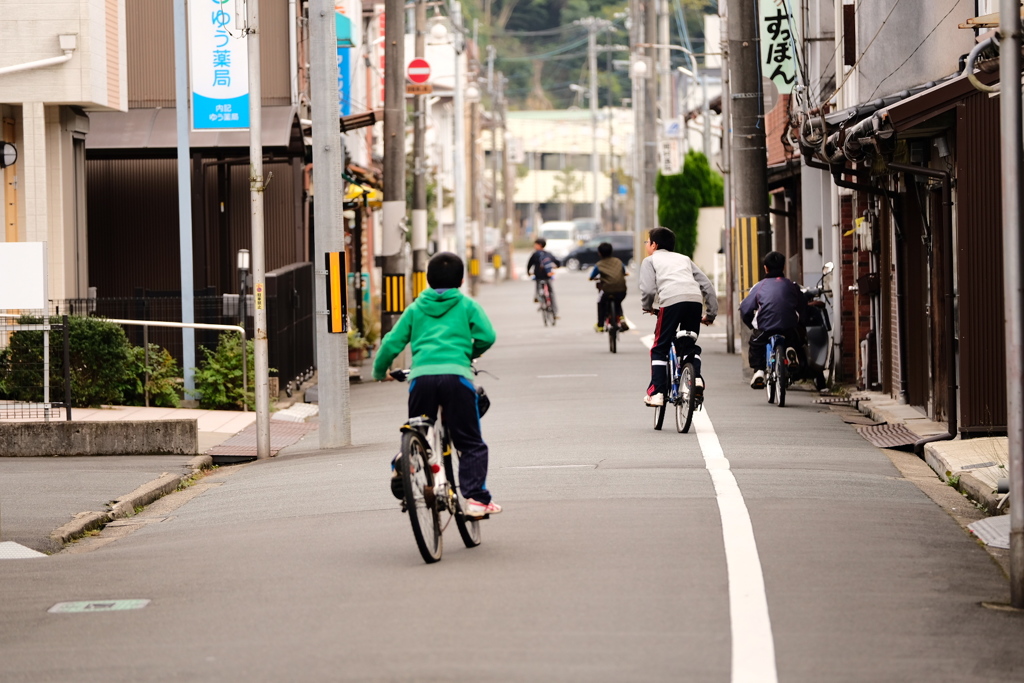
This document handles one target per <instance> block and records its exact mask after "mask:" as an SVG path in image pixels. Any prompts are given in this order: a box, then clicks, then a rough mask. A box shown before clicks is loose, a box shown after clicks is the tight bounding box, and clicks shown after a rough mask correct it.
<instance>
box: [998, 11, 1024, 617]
mask: <svg viewBox="0 0 1024 683" xmlns="http://www.w3.org/2000/svg"><path fill="white" fill-rule="evenodd" d="M1019 5H1020V3H1019V2H1018V0H1001V2H1000V3H999V16H1000V24H999V88H1000V95H999V101H1000V114H1001V116H1000V132H1001V134H1002V142H1003V144H1002V147H1003V154H1002V172H1003V173H1002V176H1003V178H1002V192H1003V296H1004V299H1005V301H1004V304H1003V311H1004V316H1005V319H1006V419H1007V422H1006V432H1007V436H1008V437H1009V446H1008V448H1009V465H1010V471H1009V475H1010V604H1011V605H1013V606H1014V607H1016V608H1018V609H1022V608H1024V290H1022V287H1024V281H1022V276H1021V265H1022V264H1024V238H1022V236H1021V219H1022V218H1024V214H1022V212H1021V208H1022V207H1021V192H1022V190H1024V187H1022V183H1021V167H1022V165H1024V157H1022V153H1021V99H1020V98H1021V85H1020V62H1021V58H1020V50H1021V24H1020V15H1019V14H1018V12H1019Z"/></svg>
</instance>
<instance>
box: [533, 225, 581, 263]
mask: <svg viewBox="0 0 1024 683" xmlns="http://www.w3.org/2000/svg"><path fill="white" fill-rule="evenodd" d="M537 234H538V235H539V236H540V237H543V238H544V239H545V240H547V247H545V249H547V250H548V252H550V254H551V255H552V256H554V257H555V258H556V259H558V260H559V261H561V262H562V263H563V264H564V263H565V257H566V256H568V254H569V252H570V251H572V249H573V248H574V247H575V246H576V224H575V223H573V222H572V221H547V222H546V223H541V225H540V229H539V230H538V231H537Z"/></svg>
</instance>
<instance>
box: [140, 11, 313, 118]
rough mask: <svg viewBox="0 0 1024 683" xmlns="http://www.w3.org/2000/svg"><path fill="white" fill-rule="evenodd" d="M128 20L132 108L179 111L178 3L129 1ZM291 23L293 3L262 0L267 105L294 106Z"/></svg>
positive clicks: (261, 53)
mask: <svg viewBox="0 0 1024 683" xmlns="http://www.w3.org/2000/svg"><path fill="white" fill-rule="evenodd" d="M125 19H126V29H125V30H126V33H127V41H128V60H127V61H128V106H129V107H131V108H133V109H134V108H147V107H173V106H174V104H175V102H174V32H173V31H172V30H171V29H172V27H173V26H174V4H173V1H172V0H127V1H126V2H125ZM292 20H294V19H292ZM288 21H289V16H288V0H260V29H261V41H260V62H261V64H260V66H261V69H260V71H261V76H262V87H263V104H264V105H286V104H291V83H290V80H289V78H290V73H289V69H290V64H289V58H288Z"/></svg>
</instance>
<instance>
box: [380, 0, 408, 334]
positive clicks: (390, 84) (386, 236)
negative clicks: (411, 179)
mask: <svg viewBox="0 0 1024 683" xmlns="http://www.w3.org/2000/svg"><path fill="white" fill-rule="evenodd" d="M384 16H385V22H386V23H385V25H384V202H383V204H384V206H383V209H384V215H383V225H382V230H381V232H382V238H381V253H382V254H383V256H384V267H383V275H384V287H383V291H382V293H381V316H380V331H381V334H382V335H384V334H387V333H388V332H390V331H391V328H392V327H394V326H395V323H396V322H398V318H399V317H400V316H401V315H402V311H404V310H405V291H406V290H405V255H404V254H403V249H402V247H403V243H404V242H405V229H404V228H405V74H404V73H403V72H404V70H405V2H404V0H385V3H384Z"/></svg>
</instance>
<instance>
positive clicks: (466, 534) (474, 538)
mask: <svg viewBox="0 0 1024 683" xmlns="http://www.w3.org/2000/svg"><path fill="white" fill-rule="evenodd" d="M445 447H446V450H447V452H448V453H447V455H445V456H444V473H445V474H446V475H447V476H448V483H449V484H450V485H451V486H452V494H453V495H454V496H455V500H454V501H453V502H454V503H455V526H456V527H457V528H458V530H459V536H462V542H463V543H465V544H466V547H467V548H475V547H477V546H478V545H480V541H481V538H480V522H479V520H476V519H470V518H469V517H466V515H465V514H464V513H463V508H462V506H463V503H464V499H463V498H462V497H460V496H459V479H458V475H459V452H458V451H457V450H455V449H454V448H453V447H452V446H451V444H445Z"/></svg>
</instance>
